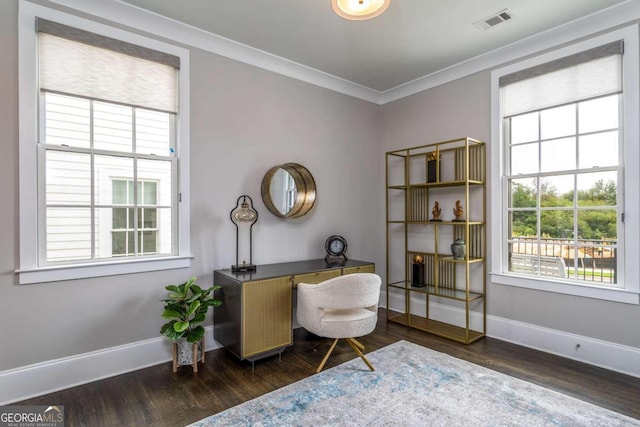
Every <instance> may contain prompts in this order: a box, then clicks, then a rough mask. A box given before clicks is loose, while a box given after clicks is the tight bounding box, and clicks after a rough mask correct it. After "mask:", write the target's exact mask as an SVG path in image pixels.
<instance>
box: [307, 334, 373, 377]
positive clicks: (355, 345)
mask: <svg viewBox="0 0 640 427" xmlns="http://www.w3.org/2000/svg"><path fill="white" fill-rule="evenodd" d="M338 340H340V338H336V339H334V340H333V344H331V348H330V349H329V351H327V354H325V355H324V358H323V359H322V362H320V366H318V369H316V374H317V373H319V372H320V371H322V368H324V365H325V363H327V360H329V356H330V355H331V353H332V352H333V349H334V348H336V344H338ZM344 340H345V341H346V342H347V343H348V344H349V345H350V346H351V348H352V349H353V351H355V352H356V354H357V355H358V356H360V358H361V359H362V360H363V361H364V363H366V365H367V366H368V367H369V369H371V370H372V371H375V369H373V365H372V364H371V362H369V359H367V358H366V357H365V355H364V354H363V353H362V352H363V351H364V345H362V343H361V342H360V341H358V340H357V339H355V338H345V339H344Z"/></svg>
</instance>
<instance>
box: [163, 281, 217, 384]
mask: <svg viewBox="0 0 640 427" xmlns="http://www.w3.org/2000/svg"><path fill="white" fill-rule="evenodd" d="M219 288H220V286H212V287H210V288H208V289H202V288H201V287H200V286H198V285H197V284H196V278H195V277H192V278H190V279H189V280H188V281H186V282H185V283H182V284H180V285H168V286H165V289H166V290H167V291H169V296H168V298H167V299H163V300H162V301H163V302H164V311H163V312H162V317H163V318H165V319H169V322H167V323H165V324H164V325H162V328H160V333H161V334H163V335H165V336H166V337H168V338H170V339H171V340H173V341H174V345H173V372H176V370H177V367H178V365H180V366H181V365H192V366H193V370H194V372H197V371H198V362H199V361H201V362H204V327H203V326H202V325H201V323H202V322H204V320H205V318H206V317H207V311H209V307H219V306H220V305H221V304H222V301H220V300H217V299H215V298H214V296H213V293H214V291H215V290H216V289H219Z"/></svg>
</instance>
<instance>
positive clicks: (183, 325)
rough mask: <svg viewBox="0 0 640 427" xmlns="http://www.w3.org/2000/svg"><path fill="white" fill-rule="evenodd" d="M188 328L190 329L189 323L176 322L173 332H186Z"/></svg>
mask: <svg viewBox="0 0 640 427" xmlns="http://www.w3.org/2000/svg"><path fill="white" fill-rule="evenodd" d="M188 327H189V322H188V321H182V322H176V323H175V324H174V325H173V330H174V331H176V332H184V331H186V330H187V328H188Z"/></svg>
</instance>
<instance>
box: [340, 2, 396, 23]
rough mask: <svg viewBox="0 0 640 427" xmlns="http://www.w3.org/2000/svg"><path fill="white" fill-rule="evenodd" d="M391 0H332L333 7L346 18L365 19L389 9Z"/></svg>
mask: <svg viewBox="0 0 640 427" xmlns="http://www.w3.org/2000/svg"><path fill="white" fill-rule="evenodd" d="M389 3H391V0H331V7H333V10H334V12H335V13H337V14H338V15H340V16H342V17H343V18H345V19H353V20H364V19H370V18H373V17H376V16H378V15H380V14H381V13H382V12H384V11H385V10H387V7H389Z"/></svg>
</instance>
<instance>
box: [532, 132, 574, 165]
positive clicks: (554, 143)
mask: <svg viewBox="0 0 640 427" xmlns="http://www.w3.org/2000/svg"><path fill="white" fill-rule="evenodd" d="M540 151H541V163H540V171H541V172H553V171H562V170H573V169H575V168H576V139H575V138H563V139H554V140H551V141H544V142H542V143H541V144H540Z"/></svg>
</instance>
